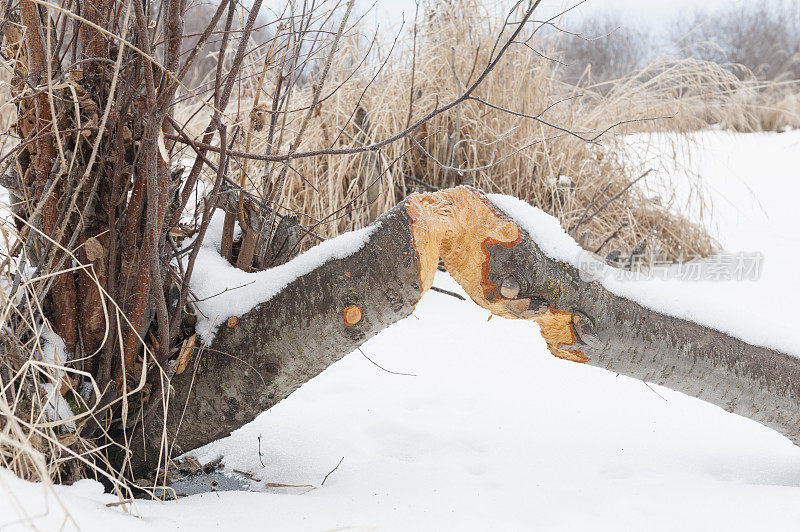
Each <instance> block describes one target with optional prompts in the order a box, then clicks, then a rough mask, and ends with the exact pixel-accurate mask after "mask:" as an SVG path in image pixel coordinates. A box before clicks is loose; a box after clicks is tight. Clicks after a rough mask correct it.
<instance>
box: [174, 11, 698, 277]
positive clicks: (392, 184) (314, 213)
mask: <svg viewBox="0 0 800 532" xmlns="http://www.w3.org/2000/svg"><path fill="white" fill-rule="evenodd" d="M484 9H485V8H483V7H481V6H480V5H479V4H478V3H477V2H469V1H467V2H457V3H454V4H447V5H443V6H440V7H439V8H437V9H435V10H434V11H432V12H430V13H429V14H428V15H427V16H426V18H425V19H424V20H420V21H418V22H417V24H416V38H414V37H413V32H412V36H411V37H408V39H406V40H405V41H402V42H399V43H388V45H386V46H385V47H384V48H383V50H384V58H383V61H377V60H375V59H370V58H368V59H367V60H366V61H365V60H364V55H365V52H364V46H363V41H362V40H359V39H358V38H355V37H353V38H351V40H350V42H349V44H348V45H347V46H343V47H342V49H341V51H340V52H339V53H338V54H337V57H336V60H335V61H334V62H333V65H334V66H333V68H332V71H331V72H330V73H329V76H328V85H327V86H328V87H335V88H336V90H335V91H333V90H331V91H330V96H329V97H327V98H324V99H323V101H322V103H321V105H320V106H319V108H318V109H317V110H316V112H315V113H314V116H313V117H312V118H311V122H310V124H309V125H308V128H307V130H306V133H305V135H304V137H303V140H302V145H301V147H300V149H301V150H303V151H305V150H315V149H325V148H330V147H335V148H342V147H349V146H360V145H367V144H371V143H374V142H378V141H380V140H382V139H385V138H387V137H390V136H391V135H392V134H394V133H396V132H398V131H402V130H403V129H404V128H406V127H407V126H408V124H410V123H413V122H414V121H415V120H417V119H419V118H420V117H423V116H425V115H426V114H427V113H429V112H430V111H432V110H434V109H436V108H437V106H439V105H442V104H444V103H445V102H448V101H450V100H452V99H453V98H456V97H457V96H458V95H459V94H461V93H462V92H463V91H464V88H465V87H467V86H469V85H470V84H471V83H473V82H474V81H475V78H476V76H478V75H479V74H480V72H481V69H482V65H485V64H486V63H487V62H488V61H489V60H490V57H491V54H492V52H493V45H494V42H493V40H492V36H496V35H497V31H498V27H499V22H500V21H498V20H497V18H495V17H492V16H488V15H487V14H486V13H484V12H483V10H484ZM561 42H562V41H560V40H559V39H557V37H556V36H554V35H552V34H550V35H539V34H538V33H534V34H531V33H530V32H529V34H528V36H527V40H526V41H525V42H521V43H519V44H518V45H516V46H514V47H512V48H511V49H509V50H508V52H507V53H506V55H505V56H504V58H503V61H501V62H500V64H498V65H497V67H496V68H495V69H494V71H492V73H491V74H490V75H489V77H488V78H487V79H486V80H484V81H483V82H482V84H481V85H480V87H479V89H478V90H477V91H476V92H475V93H474V94H473V95H472V96H473V98H472V99H469V100H468V101H466V102H464V103H463V104H461V105H460V106H458V107H457V108H455V109H453V110H452V111H450V112H448V113H445V114H442V115H439V116H436V117H435V118H433V119H432V120H431V121H430V122H428V123H426V124H425V125H423V126H422V127H421V128H419V129H418V130H417V131H415V132H414V133H413V134H412V135H410V136H409V137H408V138H406V139H404V140H403V141H401V142H396V143H394V144H390V145H388V146H385V147H383V148H381V149H380V150H376V151H371V152H369V153H366V154H357V155H352V156H349V157H341V156H327V155H322V156H318V157H309V158H303V159H296V160H293V161H292V162H291V164H290V170H289V171H288V173H287V175H286V180H285V183H284V184H283V186H282V187H281V188H280V190H279V194H280V196H279V200H278V203H279V205H280V208H281V212H282V213H286V214H292V213H294V214H297V215H299V216H300V222H301V223H302V224H303V225H304V226H307V227H310V228H311V230H312V231H313V232H314V233H315V234H316V235H318V236H320V237H331V236H335V235H336V234H338V233H341V232H343V231H347V230H350V229H353V228H356V227H361V226H363V225H365V224H367V223H368V222H369V221H370V220H372V219H374V218H375V217H376V216H377V215H378V214H380V213H381V212H383V211H385V210H387V209H389V208H390V207H392V206H393V205H395V204H396V203H397V202H398V201H399V200H401V199H403V198H404V197H405V196H406V195H407V194H409V193H411V192H414V191H417V190H432V189H438V188H445V187H451V186H455V185H460V184H469V185H472V186H475V187H478V188H481V189H483V190H486V191H487V192H497V193H504V194H511V195H514V196H517V197H519V198H521V199H524V200H525V201H527V202H529V203H530V204H532V205H535V206H537V207H540V208H542V209H543V210H545V211H547V212H548V213H550V214H552V215H554V216H556V217H558V219H559V220H560V221H561V223H562V225H563V226H564V227H565V228H567V229H570V230H571V232H572V234H573V236H574V237H575V238H576V239H577V240H579V242H580V243H581V244H582V245H583V246H584V247H585V248H587V249H589V250H591V251H596V252H598V253H601V254H604V255H605V254H606V253H609V252H612V251H615V254H616V255H618V256H620V257H623V258H624V257H628V256H630V255H631V253H632V252H634V251H636V252H638V253H641V252H643V251H644V250H647V253H646V254H647V255H648V256H649V257H652V258H657V259H659V260H667V261H681V260H687V259H689V258H693V257H702V256H706V255H708V254H709V253H710V252H711V251H712V249H713V247H714V242H713V240H712V239H711V238H710V237H709V236H708V234H707V233H706V231H705V229H704V225H703V224H704V223H705V220H698V219H693V220H689V219H687V218H686V217H685V216H683V215H682V214H681V209H682V207H683V205H680V204H677V203H676V201H677V200H675V198H674V197H672V195H668V196H665V195H664V193H663V192H664V191H665V190H669V189H671V188H672V187H673V184H672V183H671V182H670V177H669V175H668V173H666V172H653V173H651V174H650V175H648V176H647V177H645V178H643V179H642V180H640V181H638V182H637V183H636V184H635V185H633V186H631V183H632V181H634V180H635V179H636V178H637V177H638V176H640V175H642V174H643V173H644V172H645V171H646V170H647V169H646V168H639V167H637V166H635V165H633V164H632V163H631V162H629V158H628V157H626V150H627V147H626V144H625V142H624V139H622V138H621V137H620V136H619V135H618V134H619V133H624V132H631V131H639V130H643V129H646V130H668V129H673V128H675V127H676V124H675V118H668V117H672V116H673V115H681V111H682V109H684V107H682V106H685V105H687V104H685V103H684V102H683V101H682V99H681V97H680V96H679V95H678V94H677V93H676V90H679V89H681V87H679V86H678V85H675V83H677V82H679V81H681V80H683V79H684V78H685V77H687V76H688V75H690V73H695V74H696V70H697V69H698V68H700V66H699V65H696V64H690V63H688V62H686V63H684V64H682V66H681V67H680V68H678V70H677V71H671V72H666V71H665V70H666V69H663V68H662V69H661V70H662V71H661V72H660V73H659V74H658V75H651V73H650V71H645V72H643V73H642V74H641V76H640V77H637V78H632V79H625V80H620V81H619V82H618V85H617V84H613V86H612V89H611V90H610V91H603V90H600V88H599V87H598V86H592V85H590V84H586V83H584V84H582V85H581V86H580V87H576V86H573V85H569V84H567V83H564V82H562V81H559V76H558V75H557V69H558V63H557V62H556V61H554V60H551V59H549V57H550V56H553V57H555V56H556V55H557V49H556V47H557V46H558V45H559V43H561ZM392 44H394V51H393V52H391V53H388V52H386V50H388V49H389V47H390V46H392ZM387 55H388V57H386V56H387ZM280 60H281V58H280V56H279V54H276V55H275V56H274V57H272V58H269V59H267V61H266V63H267V65H268V66H267V71H266V76H265V80H264V82H263V86H262V90H263V96H262V97H261V101H262V102H263V101H265V100H266V101H269V100H270V99H271V95H272V94H273V92H274V87H275V79H276V76H274V75H273V74H272V70H271V69H273V68H274V65H275V64H276V63H280ZM263 65H264V58H263V56H262V57H260V58H258V59H255V58H254V59H253V60H252V62H251V64H250V70H251V74H250V75H249V76H248V79H249V80H250V83H249V84H247V85H245V86H244V87H243V90H242V92H243V94H246V95H247V98H248V99H249V102H248V103H241V104H239V107H237V110H236V111H234V112H233V113H232V112H230V111H231V109H229V110H228V111H229V117H231V118H233V120H234V121H238V123H239V125H240V129H241V131H243V132H245V133H243V134H241V135H240V136H239V140H238V141H237V144H238V147H239V148H240V149H242V150H245V149H246V151H250V152H255V153H275V152H282V151H285V150H286V149H288V147H289V146H288V141H287V139H290V138H293V134H292V135H289V134H288V133H287V134H286V135H285V136H284V137H283V139H281V137H280V136H277V137H276V139H277V140H276V141H273V143H272V144H271V145H270V144H268V143H267V142H266V139H267V135H268V130H269V127H268V125H265V126H264V127H263V128H259V127H257V128H255V129H253V128H252V127H251V125H252V124H250V123H248V121H249V115H248V112H249V109H250V108H251V107H252V101H253V100H252V99H253V91H254V90H255V88H256V86H257V80H258V78H259V75H260V72H261V71H262V70H263ZM703 68H708V67H707V66H706V65H704V66H703ZM681 69H682V70H681ZM314 76H315V73H314V72H313V71H312V73H311V75H309V77H308V81H307V83H306V84H305V86H304V87H303V88H301V89H299V90H296V91H295V92H294V93H293V94H292V95H291V98H292V104H291V105H290V106H289V107H290V109H291V108H293V109H298V111H296V112H289V113H286V114H284V115H282V116H281V117H280V120H284V119H285V120H286V123H285V126H283V127H285V130H286V131H287V132H292V133H294V131H296V130H297V129H298V128H299V124H300V123H301V121H302V115H303V112H302V111H301V110H302V109H303V108H304V107H306V106H307V105H308V102H309V101H310V99H311V94H312V93H313V90H314V88H315V77H314ZM643 78H647V79H646V80H644V81H643ZM666 78H669V81H667V80H666ZM704 82H705V81H704ZM687 90H688V89H687ZM700 92H702V91H700ZM684 99H685V98H684ZM487 102H488V104H487ZM693 102H698V103H699V102H701V100H700V99H695V100H693ZM194 109H195V108H193V107H192V106H190V105H187V106H186V108H185V109H184V110H183V112H182V113H181V116H182V117H184V118H187V117H189V116H191V114H192V113H193V112H194ZM257 112H260V113H262V114H263V115H264V116H269V113H268V112H267V111H265V106H264V104H263V103H261V104H260V110H259V111H257ZM658 117H660V118H658ZM653 118H657V119H655V120H651V119H653ZM641 119H646V120H645V121H640V120H641ZM261 120H265V118H261ZM679 120H680V119H679ZM629 121H632V122H629ZM267 122H268V121H267ZM199 123H200V122H197V124H199ZM257 125H258V126H260V124H257ZM697 125H698V126H699V123H698V124H697ZM683 127H684V126H680V129H683ZM189 129H191V122H190V127H189ZM256 129H260V131H257V130H256ZM195 132H196V133H198V132H197V131H195ZM604 132H605V133H604ZM603 133H604V134H603ZM187 155H188V156H191V151H190V150H187ZM247 164H248V166H247V175H246V176H245V178H244V179H243V182H244V183H246V188H247V189H249V190H250V191H251V192H253V193H254V194H255V195H258V196H260V197H262V199H264V200H267V199H268V198H269V194H270V192H272V191H271V190H270V187H271V186H272V184H273V182H274V180H275V179H274V178H275V175H277V173H279V168H280V166H281V164H280V163H271V164H270V163H267V164H266V165H264V163H261V162H256V161H250V162H248V163H247ZM243 169H244V165H243V164H238V165H237V167H236V168H235V169H233V170H232V175H236V174H239V175H241V172H242V171H243ZM235 179H237V180H238V179H239V177H236V178H235ZM689 186H690V187H696V186H697V183H691V184H689ZM656 196H658V198H657V201H653V199H654V197H656ZM310 242H312V243H313V242H314V239H312V240H311V241H310Z"/></svg>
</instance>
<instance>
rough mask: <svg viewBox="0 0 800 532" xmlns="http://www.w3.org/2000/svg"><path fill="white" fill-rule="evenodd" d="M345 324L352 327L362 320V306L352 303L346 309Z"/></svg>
mask: <svg viewBox="0 0 800 532" xmlns="http://www.w3.org/2000/svg"><path fill="white" fill-rule="evenodd" d="M343 314H344V324H345V325H347V326H348V327H350V326H351V325H355V324H356V323H358V322H359V321H361V307H359V306H357V305H350V306H349V307H345V309H344V313H343Z"/></svg>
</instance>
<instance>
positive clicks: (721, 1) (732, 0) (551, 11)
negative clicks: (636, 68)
mask: <svg viewBox="0 0 800 532" xmlns="http://www.w3.org/2000/svg"><path fill="white" fill-rule="evenodd" d="M759 1H760V0H704V1H703V2H698V1H697V0H588V1H587V2H586V3H585V4H583V5H581V6H580V7H578V8H577V9H576V10H575V14H576V15H577V17H578V18H577V19H576V20H577V21H580V17H588V16H592V14H594V13H598V12H600V11H602V10H612V11H617V12H619V13H622V14H623V15H629V16H630V17H631V23H632V24H639V25H647V26H651V27H653V29H654V30H656V31H657V26H658V25H659V24H660V23H663V22H669V21H670V20H671V19H672V18H673V17H675V16H676V15H679V14H680V13H681V12H686V11H694V10H695V9H697V8H702V9H706V10H713V9H715V8H718V7H722V6H725V5H736V4H746V3H759ZM485 3H486V4H488V5H496V4H500V2H497V1H493V0H487V1H486V2H485ZM503 3H504V4H507V3H508V2H503ZM575 3H577V2H576V1H573V2H564V1H562V0H543V2H542V4H541V5H540V6H539V8H538V9H539V13H541V15H542V16H544V15H549V16H552V15H555V14H556V13H558V12H559V11H560V10H563V8H564V7H565V6H570V5H574V4H575ZM359 5H360V7H361V9H367V8H368V7H369V6H370V5H372V2H371V1H365V0H359ZM414 7H415V6H414V0H377V5H376V8H375V12H374V13H373V14H372V15H371V17H372V18H373V20H376V21H379V22H380V23H381V26H384V27H385V26H386V25H387V23H388V24H390V25H393V26H394V25H396V26H399V24H400V23H401V21H402V20H403V15H404V14H405V20H406V21H407V23H410V22H411V21H413V20H414Z"/></svg>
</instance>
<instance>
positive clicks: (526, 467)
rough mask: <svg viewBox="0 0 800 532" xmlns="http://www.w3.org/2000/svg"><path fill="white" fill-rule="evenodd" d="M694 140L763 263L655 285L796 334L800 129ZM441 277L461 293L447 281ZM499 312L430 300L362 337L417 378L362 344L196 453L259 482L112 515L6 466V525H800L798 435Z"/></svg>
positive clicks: (93, 501)
mask: <svg viewBox="0 0 800 532" xmlns="http://www.w3.org/2000/svg"><path fill="white" fill-rule="evenodd" d="M695 136H696V139H697V141H698V144H697V145H696V146H695V147H694V149H693V159H692V161H693V164H694V165H695V166H696V167H697V168H698V169H699V171H700V173H701V174H702V175H703V177H704V179H705V180H706V183H707V184H708V186H709V189H710V191H711V193H712V194H713V196H714V198H715V204H716V210H717V215H718V219H719V226H720V235H719V236H720V240H721V242H722V243H723V245H724V247H725V249H726V251H728V252H730V253H738V252H761V253H762V254H763V261H762V263H761V266H762V271H761V275H760V277H759V279H758V281H711V280H705V281H696V282H683V283H680V282H678V281H663V283H664V286H661V285H659V283H662V281H659V280H654V281H647V282H646V283H644V284H645V286H644V288H643V289H641V290H645V291H650V290H652V292H653V294H655V295H653V297H654V298H656V295H657V296H658V297H661V298H662V300H663V298H666V297H669V298H670V301H671V302H669V303H663V304H664V305H676V306H675V307H671V308H678V306H679V305H683V307H684V308H691V309H692V312H694V313H695V314H693V315H692V316H693V317H695V319H698V320H701V319H702V320H706V319H708V320H717V322H720V323H722V322H724V323H726V324H728V325H730V326H731V327H737V329H736V331H735V332H736V333H737V334H739V335H741V336H745V337H748V338H751V339H753V338H758V335H759V334H762V335H763V336H764V338H766V339H768V340H770V341H773V342H775V343H776V344H777V345H785V346H793V345H799V344H800V332H798V329H797V327H796V326H795V325H794V322H795V321H796V319H795V318H794V312H793V310H794V309H792V308H790V305H793V303H794V301H795V300H796V299H797V296H798V289H797V283H796V281H795V279H796V277H795V274H794V271H793V269H794V268H795V267H796V264H797V260H798V259H800V235H798V233H797V232H796V223H794V221H795V220H796V216H797V215H796V207H795V204H796V198H797V197H798V192H800V182H799V181H800V180H798V177H800V175H799V174H798V168H800V132H788V133H784V134H767V133H759V134H729V133H720V132H702V133H698V134H696V135H695ZM656 142H657V143H659V141H656ZM664 149H665V150H666V149H667V148H664ZM656 152H657V150H656V151H654V152H653V153H654V154H656V155H657V153H656ZM435 285H437V286H440V287H442V288H447V289H450V290H456V291H460V289H459V288H458V286H457V285H456V284H455V283H454V282H453V281H452V279H450V278H449V277H448V276H446V275H439V276H438V277H437V279H436V282H435ZM247 290H248V288H247V287H245V288H241V289H239V290H235V291H232V292H228V293H236V292H243V293H245V292H244V291H247ZM217 291H219V288H217ZM236 313H238V311H237V312H236ZM759 314H764V315H765V316H766V317H767V318H768V319H762V317H761V316H759ZM487 318H488V312H487V311H485V310H483V309H481V308H479V307H477V306H475V305H474V304H472V303H471V302H463V301H459V300H457V299H454V298H451V297H448V296H446V295H443V294H439V293H434V292H430V293H428V294H427V295H426V296H425V297H424V298H423V299H422V301H421V302H420V304H419V305H418V307H417V308H416V310H415V312H414V316H413V317H410V318H408V319H406V320H404V321H402V322H400V323H397V324H395V325H394V326H392V327H390V328H388V329H387V330H385V331H384V332H382V333H381V334H379V335H378V336H376V337H375V338H373V339H372V340H370V341H369V342H367V343H366V344H365V345H364V346H363V351H364V353H365V354H366V355H367V356H369V357H370V358H372V359H373V360H375V361H376V362H377V363H379V364H381V365H382V366H384V367H386V368H388V369H390V370H393V371H399V372H405V373H413V374H415V375H416V376H413V377H409V376H399V375H393V374H389V373H386V372H384V371H382V370H380V369H378V368H377V367H376V366H374V365H373V364H371V363H370V362H369V361H367V360H366V359H365V358H364V357H363V356H362V354H361V353H359V352H354V353H352V354H350V355H348V356H346V357H345V358H344V359H342V360H341V361H340V362H338V363H336V364H334V365H333V366H331V367H330V368H329V369H327V370H326V371H325V372H323V374H321V375H320V376H319V377H317V378H315V379H313V380H312V381H310V382H309V383H307V384H306V385H304V386H303V387H302V388H301V389H300V390H298V391H297V392H296V393H295V394H293V395H292V396H291V397H290V398H288V399H287V400H285V401H283V402H282V403H280V404H278V405H277V406H275V407H274V408H272V409H271V410H269V411H268V412H266V413H264V414H262V415H261V416H259V417H258V418H257V419H256V420H255V421H254V422H252V423H250V424H249V425H247V426H245V427H243V428H242V429H241V430H239V431H237V432H236V433H234V434H233V435H232V436H230V437H228V438H225V439H223V440H220V441H217V442H215V443H213V444H211V445H209V446H207V447H205V448H203V449H201V450H199V451H198V452H195V453H194V454H195V455H196V456H197V457H198V458H199V459H200V461H201V462H205V461H208V460H210V459H212V458H215V457H216V456H218V455H220V454H222V455H223V456H224V462H225V465H226V468H228V469H231V470H232V469H238V470H242V471H249V472H251V473H252V474H253V475H254V476H255V477H256V478H258V479H260V481H261V482H260V483H259V489H260V491H258V492H252V493H251V492H225V493H206V494H203V495H195V496H190V497H187V498H184V499H181V500H179V501H177V502H170V503H165V504H162V503H157V502H152V501H139V502H137V503H136V507H135V509H134V510H133V514H135V515H136V516H135V515H129V514H126V513H124V511H123V509H122V508H119V507H113V508H106V507H105V504H106V503H108V502H112V501H114V500H115V498H114V497H113V496H112V495H108V494H103V493H102V489H101V488H100V485H99V484H97V483H96V482H93V481H88V480H87V481H81V482H79V483H78V484H76V485H74V486H70V487H56V488H54V489H53V490H51V489H46V488H44V487H42V486H41V485H35V484H31V483H27V482H23V481H21V480H19V479H17V478H15V477H13V476H12V475H11V474H10V473H8V472H7V471H1V470H0V525H2V524H6V523H13V522H19V521H18V520H19V519H20V518H21V517H22V516H24V513H21V512H20V508H24V509H25V512H27V515H28V516H30V518H31V519H32V520H33V523H34V524H35V525H36V526H37V527H38V528H39V529H43V530H52V529H57V528H59V527H60V526H61V525H62V524H65V525H66V526H65V528H66V529H73V528H77V527H80V528H81V529H82V530H109V529H112V530H114V529H123V530H128V529H130V530H139V529H142V530H144V529H147V530H152V529H156V530H160V529H164V530H167V529H169V530H173V529H176V528H178V529H186V530H209V529H231V530H235V529H237V528H241V529H248V530H249V529H255V528H258V529H269V530H332V529H347V530H449V529H456V530H487V529H488V530H614V531H618V530H636V531H638V530H648V531H649V530H665V531H666V530H669V531H672V530H704V531H706V530H771V531H772V530H792V531H793V530H796V529H797V526H798V523H800V504H798V501H800V449H798V448H797V447H795V446H794V445H792V444H791V443H790V442H789V441H788V440H787V439H785V438H784V437H783V436H781V435H779V434H778V433H776V432H774V431H772V430H770V429H767V428H765V427H763V426H761V425H758V424H757V423H755V422H752V421H750V420H747V419H745V418H741V417H739V416H736V415H733V414H729V413H727V412H725V411H723V410H721V409H719V408H717V407H715V406H711V405H709V404H706V403H703V402H701V401H699V400H695V399H692V398H689V397H687V396H684V395H682V394H679V393H676V392H672V391H670V390H667V389H664V388H662V387H659V386H656V385H648V384H645V383H644V382H641V381H636V380H633V379H629V378H626V377H622V376H616V375H615V374H613V373H610V372H607V371H603V370H600V369H597V368H593V367H589V366H585V365H579V364H574V363H569V362H565V361H562V360H558V359H555V358H553V357H552V356H551V355H550V354H549V353H548V351H547V349H546V346H545V343H544V341H543V340H542V339H541V338H540V336H539V334H538V331H537V327H536V326H535V325H534V324H531V323H529V322H522V321H514V320H503V319H501V318H494V319H492V320H491V321H487ZM770 320H771V321H770ZM767 336H769V338H767ZM259 437H260V449H261V453H262V454H263V456H259ZM342 457H344V460H343V461H342V462H341V464H340V465H339V467H338V469H336V471H334V472H333V473H331V474H330V476H329V477H328V478H327V481H326V482H325V484H324V485H322V484H321V483H322V480H323V478H324V477H325V476H326V475H327V474H328V473H329V472H330V471H331V470H332V469H333V468H334V466H336V464H337V463H338V462H339V460H340V459H341V458H342ZM265 483H281V484H294V485H306V484H308V485H312V486H313V487H314V488H315V489H312V490H311V491H309V488H305V487H298V488H275V487H267V486H266V484H265ZM56 495H57V497H56ZM65 507H66V508H69V514H70V516H71V519H72V520H71V521H70V520H67V521H65V510H64V508H65ZM137 516H140V517H137ZM6 529H9V530H13V529H14V527H13V526H11V527H7V528H4V529H3V530H6Z"/></svg>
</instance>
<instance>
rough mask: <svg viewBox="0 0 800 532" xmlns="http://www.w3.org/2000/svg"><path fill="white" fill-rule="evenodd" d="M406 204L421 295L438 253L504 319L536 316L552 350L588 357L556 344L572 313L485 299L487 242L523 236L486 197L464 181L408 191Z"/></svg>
mask: <svg viewBox="0 0 800 532" xmlns="http://www.w3.org/2000/svg"><path fill="white" fill-rule="evenodd" d="M405 207H406V211H407V212H408V214H409V216H410V217H411V223H410V227H411V236H412V239H413V246H414V251H415V253H416V256H417V265H418V267H419V284H420V297H422V294H424V293H425V292H426V291H427V290H428V289H429V288H430V287H431V285H432V284H433V277H434V275H435V273H436V268H437V267H438V265H439V258H441V259H442V260H443V261H444V265H445V267H446V268H447V271H448V272H450V275H452V276H453V278H454V279H455V280H456V281H457V282H458V284H460V285H461V286H462V287H463V288H464V290H465V291H466V292H467V294H468V295H469V296H470V297H471V298H472V300H473V301H475V303H477V304H478V305H480V306H482V307H483V308H485V309H488V310H489V311H490V312H491V313H492V314H497V315H498V316H502V317H504V318H515V319H528V320H532V321H535V322H536V323H538V324H539V327H540V328H541V330H542V336H543V337H544V339H545V341H546V342H547V346H548V348H549V349H550V352H551V353H552V354H553V355H555V356H557V357H559V358H563V359H566V360H572V361H574V362H585V361H586V360H588V358H587V357H586V356H585V355H584V354H583V353H582V352H581V351H577V350H576V351H572V350H567V349H564V348H562V347H561V346H564V345H566V346H569V345H573V344H574V343H575V333H574V332H573V330H572V313H570V312H565V311H558V310H554V309H553V308H546V309H544V310H543V311H539V312H538V313H537V312H531V308H530V307H531V304H530V300H529V299H512V298H506V297H499V298H497V299H494V300H492V301H489V300H488V299H487V296H488V295H489V294H490V293H492V291H494V289H495V285H494V284H493V283H492V282H491V281H490V280H489V249H488V246H494V245H500V246H505V247H509V248H510V247H514V246H516V245H517V244H518V243H519V242H520V241H521V240H522V232H521V230H520V228H519V226H518V225H517V224H516V222H514V221H513V220H510V219H509V218H506V217H505V216H502V215H500V214H498V213H497V212H496V211H495V210H494V208H493V207H492V205H491V204H490V203H489V202H488V201H487V200H486V198H484V197H483V196H482V195H481V194H480V193H479V192H478V191H476V190H475V189H473V188H472V187H467V186H460V187H456V188H452V189H448V190H439V191H437V192H426V193H418V194H413V195H411V196H409V197H408V199H407V200H406V202H405ZM502 293H503V292H502V291H501V294H502ZM506 294H507V295H511V294H510V293H508V292H507V291H506ZM537 308H538V307H537Z"/></svg>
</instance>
